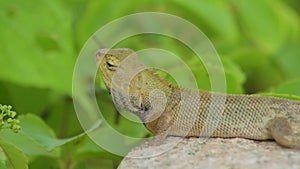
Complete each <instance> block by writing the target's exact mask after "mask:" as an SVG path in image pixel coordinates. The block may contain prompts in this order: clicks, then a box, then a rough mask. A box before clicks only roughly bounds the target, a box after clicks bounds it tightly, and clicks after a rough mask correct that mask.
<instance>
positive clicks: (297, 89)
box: [271, 78, 300, 97]
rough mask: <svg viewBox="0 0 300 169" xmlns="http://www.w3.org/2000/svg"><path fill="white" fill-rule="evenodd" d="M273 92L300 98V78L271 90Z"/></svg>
mask: <svg viewBox="0 0 300 169" xmlns="http://www.w3.org/2000/svg"><path fill="white" fill-rule="evenodd" d="M271 91H272V92H274V93H278V94H288V95H295V96H298V97H300V78H298V79H293V80H291V81H288V82H285V83H282V84H280V85H279V86H277V87H275V88H273V89H271Z"/></svg>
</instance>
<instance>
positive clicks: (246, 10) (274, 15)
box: [233, 0, 292, 53]
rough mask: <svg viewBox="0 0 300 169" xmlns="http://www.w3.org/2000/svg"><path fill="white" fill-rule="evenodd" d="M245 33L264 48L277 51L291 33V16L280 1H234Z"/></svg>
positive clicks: (273, 51) (272, 51)
mask: <svg viewBox="0 0 300 169" xmlns="http://www.w3.org/2000/svg"><path fill="white" fill-rule="evenodd" d="M233 2H234V5H235V7H236V11H237V16H238V17H239V22H240V23H241V26H242V29H243V31H244V32H245V35H247V36H248V37H249V39H250V40H251V41H254V42H255V43H257V44H258V47H260V48H261V49H263V50H266V51H268V52H271V53H275V52H276V51H277V50H278V48H280V46H282V45H283V43H284V42H285V40H286V38H287V37H288V35H289V31H290V27H292V25H291V23H290V22H289V19H288V18H289V16H287V15H286V10H288V9H286V10H283V7H282V6H283V5H282V3H281V2H280V1H277V0H273V1H269V0H251V1H233Z"/></svg>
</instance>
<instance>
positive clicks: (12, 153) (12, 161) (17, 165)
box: [0, 139, 28, 169]
mask: <svg viewBox="0 0 300 169" xmlns="http://www.w3.org/2000/svg"><path fill="white" fill-rule="evenodd" d="M0 147H1V149H2V151H3V152H4V154H5V156H6V162H7V163H8V164H9V166H10V168H12V169H27V168H28V160H27V158H26V156H25V155H24V153H23V152H22V151H21V150H20V149H18V148H17V147H15V146H14V145H13V144H10V143H8V142H5V141H3V140H1V139H0Z"/></svg>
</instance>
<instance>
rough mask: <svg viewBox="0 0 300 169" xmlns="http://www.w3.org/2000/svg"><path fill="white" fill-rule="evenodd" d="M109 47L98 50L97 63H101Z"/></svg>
mask: <svg viewBox="0 0 300 169" xmlns="http://www.w3.org/2000/svg"><path fill="white" fill-rule="evenodd" d="M108 51H109V49H107V48H105V49H99V50H98V51H97V52H96V63H97V64H98V65H99V64H100V61H101V60H102V59H103V57H104V56H105V55H106V54H107V53H108Z"/></svg>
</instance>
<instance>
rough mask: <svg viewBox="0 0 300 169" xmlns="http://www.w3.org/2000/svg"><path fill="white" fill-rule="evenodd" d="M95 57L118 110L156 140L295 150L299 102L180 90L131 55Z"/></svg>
mask: <svg viewBox="0 0 300 169" xmlns="http://www.w3.org/2000/svg"><path fill="white" fill-rule="evenodd" d="M96 55H97V62H98V64H99V70H100V73H101V75H102V78H103V80H104V82H105V84H106V87H107V88H108V90H109V91H110V93H111V94H112V96H113V100H114V103H115V106H116V107H117V108H118V110H126V111H130V112H132V113H134V114H136V115H137V116H138V117H139V118H140V119H141V120H142V121H143V122H144V124H145V126H146V128H147V129H148V130H150V131H151V132H153V133H154V134H156V135H160V134H163V135H173V136H183V137H190V136H196V137H199V136H200V137H204V136H205V137H206V136H212V137H223V138H229V137H242V138H248V139H255V140H267V139H274V140H275V141H276V142H277V143H278V144H280V145H282V146H285V147H292V148H299V147H300V102H297V101H292V100H287V99H280V98H275V97H267V96H252V95H225V94H219V93H212V92H204V91H198V90H191V89H185V88H179V87H178V86H175V85H173V84H171V83H169V82H168V81H166V80H164V79H162V78H161V77H160V76H158V75H156V74H155V72H154V71H153V70H152V69H150V68H147V67H146V66H145V65H144V64H142V63H141V62H140V61H139V60H138V58H137V55H136V54H135V52H134V51H132V50H131V49H111V50H108V49H101V50H99V51H98V52H97V54H96ZM141 69H143V70H141ZM210 131H211V132H210Z"/></svg>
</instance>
